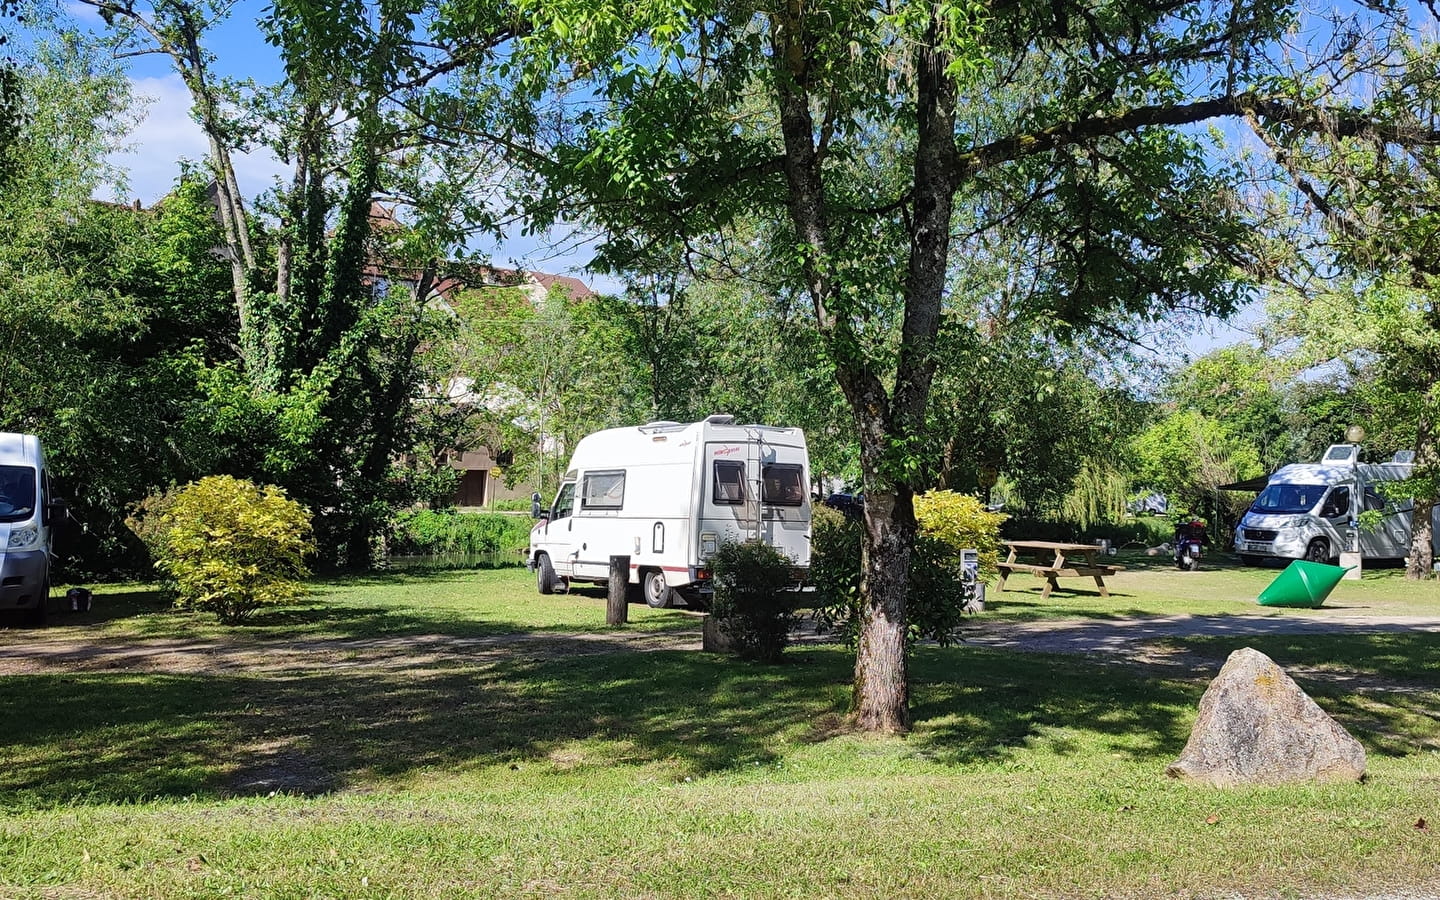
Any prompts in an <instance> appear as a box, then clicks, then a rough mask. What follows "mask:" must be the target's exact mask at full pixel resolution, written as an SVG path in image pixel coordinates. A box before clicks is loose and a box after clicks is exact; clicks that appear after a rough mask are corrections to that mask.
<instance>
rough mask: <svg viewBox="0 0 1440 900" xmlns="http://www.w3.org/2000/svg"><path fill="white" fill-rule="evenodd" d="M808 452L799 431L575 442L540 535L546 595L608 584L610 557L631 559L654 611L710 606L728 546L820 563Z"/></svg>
mask: <svg viewBox="0 0 1440 900" xmlns="http://www.w3.org/2000/svg"><path fill="white" fill-rule="evenodd" d="M809 484H810V456H809V451H808V449H807V448H806V445H805V433H804V432H803V431H801V430H800V429H798V428H778V427H774V426H770V425H737V424H735V422H734V419H733V417H731V416H710V417H709V418H707V419H706V420H704V421H703V422H693V423H690V424H680V423H678V422H651V423H650V424H648V425H641V426H638V427H633V428H612V429H608V430H606V431H599V432H596V433H595V434H592V435H589V436H587V437H585V438H583V439H582V440H581V441H580V443H579V444H577V445H576V447H575V452H574V454H573V455H572V456H571V458H570V466H569V469H568V471H567V472H566V473H565V477H564V479H563V480H562V483H561V485H560V489H559V491H558V492H557V493H556V495H555V502H554V503H553V504H552V505H551V507H550V509H549V510H548V512H543V513H542V514H541V519H540V522H539V523H538V524H537V525H536V526H535V527H534V529H532V530H531V532H530V546H529V549H528V551H527V559H528V562H529V565H530V567H531V569H533V570H534V571H535V573H536V584H537V586H538V587H539V589H540V593H542V594H549V593H551V592H553V591H554V590H555V589H556V587H558V586H559V585H561V584H562V583H563V584H568V583H569V582H571V581H589V582H594V583H597V584H604V583H606V582H607V581H608V579H609V573H610V557H611V556H629V557H630V584H631V585H632V590H635V591H636V592H638V593H639V594H640V595H641V596H643V597H644V599H645V602H646V603H648V604H649V605H650V606H653V607H666V606H670V605H672V604H673V603H674V602H676V601H677V600H680V599H683V600H685V601H686V602H689V603H696V602H698V603H701V604H703V602H704V601H705V600H706V599H708V597H709V595H710V593H711V587H710V573H709V572H708V571H707V569H706V562H707V560H708V559H709V558H710V556H711V555H712V554H713V553H714V552H715V550H716V548H718V547H719V546H720V545H721V544H724V543H728V542H734V541H745V540H762V541H765V542H766V543H768V544H770V545H772V546H774V547H775V548H776V549H778V550H780V552H782V553H784V554H785V555H786V556H789V557H790V559H791V560H793V562H794V564H795V568H796V577H797V581H798V580H801V579H803V577H804V574H805V571H806V570H808V568H809V566H810V491H809Z"/></svg>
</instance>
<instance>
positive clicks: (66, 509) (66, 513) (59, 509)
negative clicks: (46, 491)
mask: <svg viewBox="0 0 1440 900" xmlns="http://www.w3.org/2000/svg"><path fill="white" fill-rule="evenodd" d="M50 518H51V519H52V520H53V521H55V522H68V521H70V502H69V501H68V500H66V499H65V498H63V497H54V498H52V499H51V500H50Z"/></svg>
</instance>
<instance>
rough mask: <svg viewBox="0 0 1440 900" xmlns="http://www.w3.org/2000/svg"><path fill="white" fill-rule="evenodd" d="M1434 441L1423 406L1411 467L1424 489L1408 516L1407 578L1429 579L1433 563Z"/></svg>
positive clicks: (1438, 455)
mask: <svg viewBox="0 0 1440 900" xmlns="http://www.w3.org/2000/svg"><path fill="white" fill-rule="evenodd" d="M1435 439H1436V434H1435V419H1434V415H1433V413H1432V410H1431V409H1430V408H1429V404H1428V403H1426V409H1424V410H1423V411H1422V412H1421V413H1420V423H1419V425H1418V426H1417V428H1416V432H1415V467H1414V474H1415V475H1416V476H1418V477H1419V479H1420V482H1421V484H1423V485H1425V488H1423V489H1422V490H1420V491H1418V492H1417V493H1418V494H1420V495H1422V496H1416V498H1415V507H1414V509H1413V511H1412V512H1411V513H1410V565H1409V566H1408V567H1406V569H1405V577H1406V578H1412V579H1413V578H1428V577H1429V576H1430V570H1431V567H1432V566H1433V565H1434V561H1435V559H1434V556H1435V554H1434V546H1435V545H1434V540H1435V538H1434V528H1433V523H1432V520H1431V515H1432V510H1433V509H1434V508H1435V496H1434V484H1435V481H1434V475H1435V473H1436V470H1437V469H1440V448H1437V447H1436V445H1435Z"/></svg>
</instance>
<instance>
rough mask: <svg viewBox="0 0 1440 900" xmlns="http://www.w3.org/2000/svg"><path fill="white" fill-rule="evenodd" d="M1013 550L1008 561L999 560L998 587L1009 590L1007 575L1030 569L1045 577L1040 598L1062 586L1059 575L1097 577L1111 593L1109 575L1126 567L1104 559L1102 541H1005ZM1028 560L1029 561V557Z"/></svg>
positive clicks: (1102, 589) (1102, 590)
mask: <svg viewBox="0 0 1440 900" xmlns="http://www.w3.org/2000/svg"><path fill="white" fill-rule="evenodd" d="M1004 543H1005V546H1006V547H1008V548H1010V553H1009V555H1008V557H1007V558H1006V559H1005V561H1004V562H1001V563H999V564H998V566H997V567H998V568H999V570H1000V583H999V584H998V585H996V586H995V589H996V590H997V591H1001V592H1003V591H1004V590H1005V579H1007V578H1009V577H1010V574H1011V573H1012V572H1029V573H1031V574H1032V575H1034V576H1035V577H1036V578H1044V579H1045V587H1044V589H1043V590H1041V591H1040V599H1041V600H1044V599H1045V598H1047V597H1049V596H1050V592H1051V591H1053V590H1055V589H1056V588H1057V587H1059V584H1058V583H1057V582H1056V580H1055V579H1057V578H1086V577H1088V578H1094V579H1095V584H1096V585H1097V586H1098V587H1099V588H1100V596H1102V597H1108V596H1110V590H1109V589H1108V588H1106V587H1105V576H1106V575H1114V574H1115V573H1116V572H1120V571H1123V570H1124V568H1125V567H1124V566H1117V565H1114V564H1112V563H1107V562H1101V561H1100V555H1101V554H1102V553H1104V552H1105V548H1104V546H1102V545H1100V544H1064V543H1059V542H1056V541H1005V542H1004ZM1026 560H1028V562H1027V561H1026Z"/></svg>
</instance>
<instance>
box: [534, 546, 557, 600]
mask: <svg viewBox="0 0 1440 900" xmlns="http://www.w3.org/2000/svg"><path fill="white" fill-rule="evenodd" d="M535 586H536V587H537V588H539V589H540V593H542V594H553V593H555V567H554V566H552V565H550V557H549V556H548V555H546V554H544V553H537V554H536V555H535Z"/></svg>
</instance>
